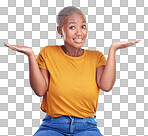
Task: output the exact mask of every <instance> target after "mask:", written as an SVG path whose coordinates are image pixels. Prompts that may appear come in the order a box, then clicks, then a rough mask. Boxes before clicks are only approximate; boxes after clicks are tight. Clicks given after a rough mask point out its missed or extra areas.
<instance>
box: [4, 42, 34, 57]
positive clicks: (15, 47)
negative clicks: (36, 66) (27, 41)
mask: <svg viewBox="0 0 148 136" xmlns="http://www.w3.org/2000/svg"><path fill="white" fill-rule="evenodd" d="M4 46H7V47H9V48H10V49H12V50H14V51H18V52H22V53H24V54H26V55H27V56H30V55H31V54H32V53H33V51H32V49H31V48H29V47H27V46H20V45H10V44H9V43H4Z"/></svg>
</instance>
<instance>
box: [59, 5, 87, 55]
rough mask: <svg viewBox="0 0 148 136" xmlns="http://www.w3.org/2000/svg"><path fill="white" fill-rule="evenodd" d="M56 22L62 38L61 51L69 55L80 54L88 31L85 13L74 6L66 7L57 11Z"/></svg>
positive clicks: (82, 51)
mask: <svg viewBox="0 0 148 136" xmlns="http://www.w3.org/2000/svg"><path fill="white" fill-rule="evenodd" d="M57 24H58V26H57V31H58V33H59V34H60V35H61V37H63V40H64V46H63V47H62V49H63V51H64V52H65V53H66V54H68V55H69V56H73V57H77V56H81V55H82V54H83V53H84V50H82V49H81V47H82V46H83V44H84V43H85V41H86V38H87V33H88V32H87V27H86V17H85V15H84V14H83V13H82V12H81V11H80V10H79V9H77V8H75V7H66V8H65V9H63V10H62V11H61V12H59V14H58V16H57Z"/></svg>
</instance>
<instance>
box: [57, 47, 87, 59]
mask: <svg viewBox="0 0 148 136" xmlns="http://www.w3.org/2000/svg"><path fill="white" fill-rule="evenodd" d="M59 48H60V50H61V51H62V53H63V54H64V56H66V57H68V58H70V59H81V58H83V57H84V56H85V54H86V50H85V49H84V52H83V54H82V55H81V56H79V57H72V56H69V55H67V54H66V53H65V52H64V51H63V49H62V45H59Z"/></svg>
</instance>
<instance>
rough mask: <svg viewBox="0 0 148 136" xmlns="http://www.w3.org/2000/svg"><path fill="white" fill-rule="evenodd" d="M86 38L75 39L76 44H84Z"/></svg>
mask: <svg viewBox="0 0 148 136" xmlns="http://www.w3.org/2000/svg"><path fill="white" fill-rule="evenodd" d="M83 39H84V38H73V40H74V42H75V43H82V42H83Z"/></svg>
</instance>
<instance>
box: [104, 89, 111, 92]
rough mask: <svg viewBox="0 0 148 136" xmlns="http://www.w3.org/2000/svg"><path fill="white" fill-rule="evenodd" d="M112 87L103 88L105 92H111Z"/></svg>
mask: <svg viewBox="0 0 148 136" xmlns="http://www.w3.org/2000/svg"><path fill="white" fill-rule="evenodd" d="M111 89H112V88H104V89H102V90H103V91H104V92H109V91H110V90H111Z"/></svg>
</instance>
